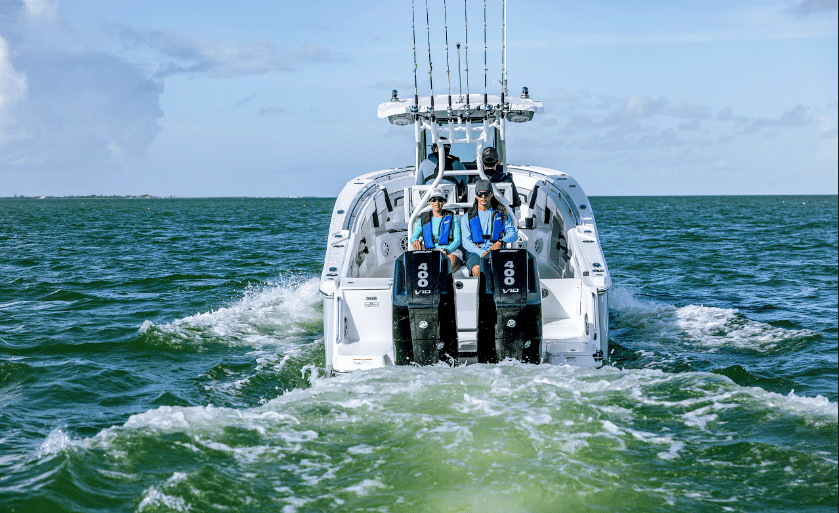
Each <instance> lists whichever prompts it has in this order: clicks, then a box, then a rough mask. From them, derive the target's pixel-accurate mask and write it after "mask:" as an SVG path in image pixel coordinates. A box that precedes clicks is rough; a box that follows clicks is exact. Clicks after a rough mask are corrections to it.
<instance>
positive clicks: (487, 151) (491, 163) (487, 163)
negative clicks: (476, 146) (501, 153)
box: [481, 146, 498, 169]
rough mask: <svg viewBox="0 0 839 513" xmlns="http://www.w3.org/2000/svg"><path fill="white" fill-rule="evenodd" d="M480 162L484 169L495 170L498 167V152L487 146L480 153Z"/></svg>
mask: <svg viewBox="0 0 839 513" xmlns="http://www.w3.org/2000/svg"><path fill="white" fill-rule="evenodd" d="M481 162H483V164H484V169H495V166H497V165H498V152H497V151H496V150H495V148H493V147H492V146H487V147H486V148H484V151H482V152H481Z"/></svg>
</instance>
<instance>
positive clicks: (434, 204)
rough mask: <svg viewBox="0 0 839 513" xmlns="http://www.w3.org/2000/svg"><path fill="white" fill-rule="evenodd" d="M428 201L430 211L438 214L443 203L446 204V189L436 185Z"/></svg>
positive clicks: (441, 209)
mask: <svg viewBox="0 0 839 513" xmlns="http://www.w3.org/2000/svg"><path fill="white" fill-rule="evenodd" d="M428 201H429V202H430V203H431V211H432V212H434V213H435V214H439V213H440V212H442V211H443V205H445V204H446V191H445V190H443V188H442V187H437V188H436V189H434V190H433V191H431V198H430V199H429V200H428Z"/></svg>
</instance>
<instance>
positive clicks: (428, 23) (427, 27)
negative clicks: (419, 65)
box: [425, 0, 434, 115]
mask: <svg viewBox="0 0 839 513" xmlns="http://www.w3.org/2000/svg"><path fill="white" fill-rule="evenodd" d="M425 31H426V34H427V35H428V86H429V87H430V88H431V112H432V115H433V113H434V83H433V80H432V75H431V21H429V17H428V0H425Z"/></svg>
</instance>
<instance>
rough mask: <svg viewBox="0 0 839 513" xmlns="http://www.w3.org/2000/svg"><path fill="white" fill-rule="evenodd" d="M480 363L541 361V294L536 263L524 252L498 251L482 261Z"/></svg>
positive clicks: (479, 308) (479, 300)
mask: <svg viewBox="0 0 839 513" xmlns="http://www.w3.org/2000/svg"><path fill="white" fill-rule="evenodd" d="M479 280H480V281H479V283H478V362H479V363H496V362H498V361H499V360H503V359H505V358H514V359H516V360H519V361H522V362H525V363H540V362H541V354H540V351H541V346H542V294H541V292H540V290H539V272H538V270H537V267H536V260H535V258H534V257H533V255H531V254H530V253H529V252H528V251H527V250H524V249H499V250H495V251H491V252H490V253H489V255H488V257H487V258H483V259H481V274H480V278H479Z"/></svg>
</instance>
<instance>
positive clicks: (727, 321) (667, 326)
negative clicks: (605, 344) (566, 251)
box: [609, 287, 821, 353]
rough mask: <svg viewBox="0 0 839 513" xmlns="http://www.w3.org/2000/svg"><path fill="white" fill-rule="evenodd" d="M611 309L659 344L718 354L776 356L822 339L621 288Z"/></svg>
mask: <svg viewBox="0 0 839 513" xmlns="http://www.w3.org/2000/svg"><path fill="white" fill-rule="evenodd" d="M609 307H610V309H612V310H613V311H614V313H615V314H616V315H617V322H618V324H619V325H620V327H621V328H626V329H631V330H633V332H635V334H636V336H640V337H643V338H644V339H645V341H648V342H654V343H659V344H661V343H664V344H671V343H678V344H680V345H683V346H687V347H690V348H691V349H694V350H696V349H702V350H704V351H706V352H709V353H713V352H716V351H719V350H720V349H733V350H738V351H743V350H748V351H756V352H759V353H775V352H779V351H787V350H790V349H791V348H792V347H798V346H800V345H801V344H803V343H805V342H806V341H808V340H810V339H812V338H814V337H818V336H820V335H821V334H820V333H819V332H817V331H812V330H808V329H788V328H783V327H777V326H772V325H771V324H767V323H764V322H759V321H755V320H752V319H749V318H748V317H746V316H745V315H744V314H743V313H741V312H740V311H739V310H737V309H735V308H717V307H711V306H702V305H687V306H683V307H677V306H674V305H669V304H661V303H657V302H654V301H649V300H641V299H638V298H636V297H635V296H634V295H633V294H632V292H631V291H629V290H627V289H624V288H620V287H616V288H614V289H613V290H612V291H611V292H610V295H609Z"/></svg>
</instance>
